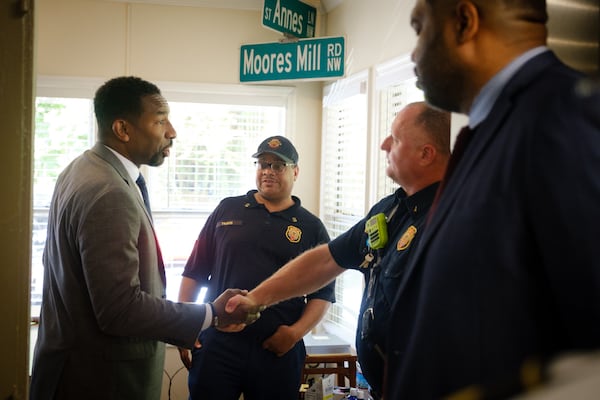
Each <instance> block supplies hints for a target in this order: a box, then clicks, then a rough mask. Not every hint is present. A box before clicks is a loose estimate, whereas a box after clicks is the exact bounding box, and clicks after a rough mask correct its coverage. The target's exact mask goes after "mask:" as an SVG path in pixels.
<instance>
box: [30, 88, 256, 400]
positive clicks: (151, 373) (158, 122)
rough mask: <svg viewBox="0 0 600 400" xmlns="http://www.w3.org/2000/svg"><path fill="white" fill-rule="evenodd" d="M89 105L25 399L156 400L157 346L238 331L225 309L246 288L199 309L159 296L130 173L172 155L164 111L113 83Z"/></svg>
mask: <svg viewBox="0 0 600 400" xmlns="http://www.w3.org/2000/svg"><path fill="white" fill-rule="evenodd" d="M94 109H95V113H96V119H97V122H98V143H97V144H96V145H95V146H94V147H93V148H92V149H90V150H88V151H86V152H85V153H84V154H82V155H81V156H80V157H78V158H77V159H75V160H74V161H73V162H72V163H71V164H70V165H69V166H68V167H67V168H66V169H65V170H64V171H63V172H62V174H61V175H60V176H59V178H58V181H57V183H56V188H55V191H54V196H53V199H52V203H51V206H50V212H49V216H48V237H47V241H46V247H45V249H44V256H43V262H44V268H45V269H44V289H43V301H42V311H41V314H40V327H39V333H38V341H37V344H36V348H35V355H34V361H33V373H32V380H31V390H30V392H31V393H30V398H31V399H36V400H37V399H78V400H79V399H102V400H107V399H127V400H130V399H143V400H148V399H159V398H160V393H161V383H162V370H163V364H164V343H160V342H167V343H172V344H174V345H176V346H183V347H188V348H191V347H193V346H194V344H195V342H196V339H197V337H198V334H199V333H200V331H201V330H203V329H205V328H207V327H209V326H211V325H212V326H215V325H217V326H219V327H220V328H225V329H231V330H235V329H241V328H242V327H243V323H242V322H246V317H247V315H246V312H240V313H238V314H231V315H229V314H226V313H224V304H225V302H226V301H227V299H228V298H229V297H231V296H232V295H234V294H236V293H244V292H242V291H240V290H232V291H227V292H224V293H223V294H222V295H221V296H220V297H219V298H217V299H216V300H215V301H214V303H211V304H206V305H204V304H202V305H198V304H183V303H173V302H170V301H168V300H166V299H165V274H164V265H163V262H162V257H161V254H160V249H159V246H158V242H157V240H156V235H155V232H154V227H153V224H152V217H151V214H150V208H149V204H148V201H147V192H146V193H145V191H146V190H145V184H141V183H142V182H139V180H140V177H141V175H140V172H139V167H140V165H142V164H147V165H150V166H158V165H161V164H162V163H163V161H164V159H165V157H167V156H168V155H169V151H170V148H171V145H172V142H173V139H174V138H175V137H176V132H175V129H174V128H173V126H172V125H171V122H170V121H169V118H168V116H169V107H168V104H167V102H166V100H165V99H164V98H163V96H162V95H161V93H160V90H159V89H158V88H157V87H156V86H155V85H153V84H152V83H149V82H146V81H144V80H142V79H139V78H135V77H121V78H115V79H112V80H110V81H108V82H106V83H105V84H104V85H103V86H102V87H100V89H98V91H97V92H96V96H95V98H94ZM141 180H142V181H143V177H141ZM136 181H138V182H136ZM136 183H138V185H139V187H138V185H136ZM140 184H141V185H140ZM144 200H146V201H144ZM257 315H258V314H254V318H256V317H257ZM251 321H252V316H250V318H249V319H248V321H247V322H251ZM159 341H160V342H159Z"/></svg>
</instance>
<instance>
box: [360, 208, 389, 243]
mask: <svg viewBox="0 0 600 400" xmlns="http://www.w3.org/2000/svg"><path fill="white" fill-rule="evenodd" d="M365 232H366V234H367V236H368V238H369V239H368V241H367V244H368V245H369V247H370V248H372V249H373V250H378V249H383V248H384V247H385V245H386V244H387V242H388V232H387V221H386V217H385V214H384V213H379V214H375V215H373V216H372V217H371V218H369V219H368V220H367V222H366V223H365Z"/></svg>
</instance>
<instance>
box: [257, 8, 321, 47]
mask: <svg viewBox="0 0 600 400" xmlns="http://www.w3.org/2000/svg"><path fill="white" fill-rule="evenodd" d="M316 21H317V9H316V8H315V7H313V6H309V5H308V4H306V3H303V2H301V1H300V0H264V5H263V17H262V24H263V25H264V26H266V27H267V28H272V29H275V30H276V31H278V32H283V33H288V34H290V35H292V36H295V37H297V38H311V37H314V36H315V24H316Z"/></svg>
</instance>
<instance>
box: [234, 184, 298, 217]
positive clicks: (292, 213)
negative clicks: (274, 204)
mask: <svg viewBox="0 0 600 400" xmlns="http://www.w3.org/2000/svg"><path fill="white" fill-rule="evenodd" d="M257 192H258V190H256V189H253V190H249V191H248V193H246V202H245V203H244V207H246V208H263V209H264V210H265V211H266V210H267V209H266V208H265V206H264V205H263V204H261V203H259V202H257V201H256V198H255V197H254V195H255V194H256V193H257ZM292 200H293V201H294V205H292V206H291V207H288V208H286V209H285V210H281V211H275V212H273V213H271V215H280V216H282V217H283V218H286V219H289V220H291V221H294V222H296V221H297V220H298V219H297V218H296V215H297V210H298V209H299V208H300V206H301V202H300V199H299V198H298V197H296V196H292Z"/></svg>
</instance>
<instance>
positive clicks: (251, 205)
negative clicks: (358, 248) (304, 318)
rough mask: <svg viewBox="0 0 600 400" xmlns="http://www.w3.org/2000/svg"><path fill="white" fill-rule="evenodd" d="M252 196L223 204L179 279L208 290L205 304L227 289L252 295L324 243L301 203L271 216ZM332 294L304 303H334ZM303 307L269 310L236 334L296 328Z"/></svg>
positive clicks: (327, 290)
mask: <svg viewBox="0 0 600 400" xmlns="http://www.w3.org/2000/svg"><path fill="white" fill-rule="evenodd" d="M256 192H257V191H256V190H251V191H249V192H248V193H247V194H246V195H244V196H238V197H229V198H226V199H223V200H222V201H221V203H220V204H219V205H218V206H217V208H216V209H215V210H214V211H213V213H212V214H211V215H210V216H209V218H208V220H207V221H206V224H205V225H204V227H203V228H202V231H201V232H200V235H199V236H198V239H197V240H196V243H195V245H194V249H193V251H192V254H191V256H190V258H189V259H188V261H187V264H186V266H185V269H184V272H183V276H185V277H188V278H191V279H194V280H196V281H198V282H200V283H201V284H202V285H203V286H207V287H208V291H207V293H206V301H212V300H214V299H215V298H217V297H218V296H219V295H220V294H221V293H222V292H223V291H224V290H225V289H227V288H238V289H248V290H251V289H253V288H255V287H256V286H258V284H259V283H261V282H262V281H263V280H265V279H266V278H268V277H270V276H271V275H272V274H273V273H274V272H275V271H277V270H278V269H279V268H281V267H282V266H283V265H284V264H285V263H287V262H288V261H289V260H291V259H292V258H294V257H296V256H298V255H300V254H301V253H303V252H304V251H306V250H309V249H311V248H313V247H315V246H317V245H319V244H322V243H327V242H328V241H329V235H328V234H327V230H326V229H325V226H324V225H323V223H322V222H321V220H320V219H318V218H317V217H316V216H315V215H313V214H312V213H310V212H309V211H308V210H306V209H305V208H303V207H302V206H301V204H300V199H298V198H297V197H295V196H292V199H293V200H294V205H293V206H291V207H290V208H288V209H286V210H283V211H278V212H272V213H271V212H269V211H268V210H267V209H266V208H265V206H264V205H262V204H260V203H258V202H257V201H256V199H255V198H254V194H255V193H256ZM334 288H335V282H332V283H330V284H329V285H327V286H325V287H324V288H322V289H320V290H319V291H317V292H315V293H312V294H309V295H308V296H307V299H309V300H310V299H323V300H327V301H330V302H334V301H335V293H334ZM304 306H305V299H304V298H294V299H290V300H287V301H284V302H281V303H278V304H276V305H274V306H271V307H269V308H268V309H267V310H265V311H264V312H262V313H261V317H260V319H258V321H257V322H255V323H254V324H252V325H249V326H248V327H247V328H246V329H244V330H243V331H242V332H241V334H244V333H246V334H252V335H256V336H258V337H260V338H262V339H264V338H267V337H269V336H271V335H272V334H273V333H274V332H275V331H276V330H277V327H278V326H279V325H282V324H283V325H291V324H293V323H295V322H296V321H297V320H298V319H299V318H300V316H301V315H302V313H303V311H304Z"/></svg>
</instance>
